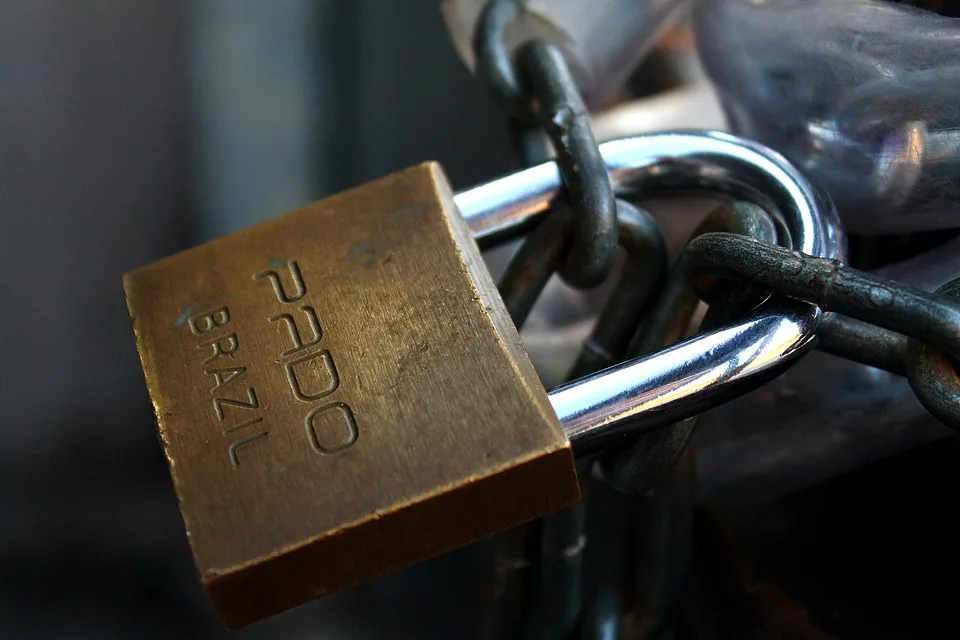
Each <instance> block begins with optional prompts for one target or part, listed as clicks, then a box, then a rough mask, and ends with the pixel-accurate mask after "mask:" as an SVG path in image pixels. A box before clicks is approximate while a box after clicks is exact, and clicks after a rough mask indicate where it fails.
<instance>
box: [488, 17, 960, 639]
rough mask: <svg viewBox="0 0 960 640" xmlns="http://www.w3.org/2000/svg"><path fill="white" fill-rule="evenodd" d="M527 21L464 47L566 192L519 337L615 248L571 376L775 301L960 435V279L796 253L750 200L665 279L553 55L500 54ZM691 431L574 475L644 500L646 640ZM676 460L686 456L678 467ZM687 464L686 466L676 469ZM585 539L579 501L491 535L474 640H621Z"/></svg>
mask: <svg viewBox="0 0 960 640" xmlns="http://www.w3.org/2000/svg"><path fill="white" fill-rule="evenodd" d="M523 10H524V9H523V7H522V6H521V5H520V3H518V2H517V1H516V0H491V1H490V2H488V3H487V5H486V6H485V8H484V10H483V11H482V13H481V18H480V20H479V22H478V26H477V29H476V32H475V37H474V50H475V54H476V60H477V75H478V76H479V77H480V78H481V79H482V81H484V82H485V84H486V85H487V86H488V87H489V88H490V89H491V90H492V92H493V94H494V96H495V97H496V98H497V100H498V102H499V103H500V105H501V106H502V107H503V109H504V110H505V111H506V112H507V114H508V117H509V119H510V128H511V134H512V139H513V142H514V147H515V151H516V153H517V155H518V157H519V158H520V159H521V162H522V163H523V164H524V165H530V164H534V163H537V162H541V161H543V160H545V159H546V157H545V151H546V149H545V147H543V145H541V144H540V140H541V139H542V136H541V135H540V134H541V133H545V134H546V137H547V138H548V140H549V142H550V144H551V146H552V147H553V150H554V152H555V153H556V156H557V157H556V159H557V163H558V166H559V169H560V173H561V176H562V177H563V180H564V184H565V186H566V196H567V198H566V200H567V201H566V202H565V203H564V202H560V203H556V206H555V207H554V209H553V211H552V212H551V213H550V214H549V215H548V216H547V217H546V218H545V220H544V221H543V222H541V223H540V226H538V227H537V228H536V229H535V230H534V231H533V232H532V233H531V234H530V235H529V236H528V238H527V240H526V241H525V242H524V244H523V245H522V246H521V248H520V249H519V251H518V252H517V254H516V255H515V256H514V258H513V259H512V261H511V263H510V265H509V266H508V268H507V271H506V274H505V275H504V278H503V281H502V283H501V294H502V296H503V298H504V301H505V303H506V306H507V309H508V311H509V312H510V314H511V316H512V317H513V319H514V322H515V324H516V325H517V327H518V328H519V327H520V326H522V325H523V323H524V321H525V320H526V318H527V316H528V315H529V313H530V311H531V309H532V307H533V305H534V303H535V302H536V300H537V298H538V296H539V295H540V292H541V291H542V290H543V288H544V286H545V285H546V284H547V281H548V280H549V279H550V277H551V276H552V275H553V274H554V273H559V274H560V275H561V276H562V277H563V278H564V280H566V281H567V282H568V283H569V284H571V285H572V286H575V287H578V288H589V287H593V286H596V285H598V284H600V283H601V282H602V281H603V280H605V279H606V278H607V276H608V275H609V273H610V271H611V269H612V267H613V264H614V257H615V254H616V250H617V246H618V245H619V246H622V247H623V248H624V249H625V250H626V256H627V262H626V264H625V265H624V272H623V274H622V279H621V281H620V282H619V284H618V285H617V288H616V289H615V290H614V291H613V293H612V295H611V296H610V298H609V300H608V303H607V304H606V305H605V307H604V308H603V310H602V311H601V313H600V315H599V318H598V321H597V324H596V326H595V328H594V331H593V333H592V334H591V336H590V337H589V338H588V339H587V340H586V341H585V343H584V345H583V348H582V351H581V353H580V355H579V357H578V359H577V361H576V363H575V365H574V366H573V368H572V370H571V372H570V377H571V378H575V377H580V376H583V375H587V374H589V373H592V372H595V371H598V370H600V369H603V368H605V367H607V366H610V365H613V364H616V363H617V362H620V361H622V360H624V359H626V358H630V357H636V356H640V355H644V354H648V353H652V352H655V351H657V350H660V349H662V348H665V347H667V346H670V345H672V344H674V343H676V342H678V341H680V340H681V339H683V338H684V336H685V332H686V331H687V330H688V329H689V325H690V322H691V319H692V317H693V315H694V311H695V309H696V307H697V306H698V305H699V303H700V299H701V298H702V299H703V300H705V301H706V302H707V303H708V304H709V303H712V304H711V305H710V306H709V309H708V312H707V315H706V316H705V317H704V320H703V323H702V326H701V329H711V328H715V327H717V326H719V325H720V324H722V323H723V322H725V321H727V320H730V319H731V318H733V317H736V316H737V315H738V314H741V313H744V312H746V311H749V310H751V309H753V308H755V307H756V306H757V305H758V304H760V303H761V302H763V301H764V300H765V299H766V298H768V297H769V296H770V295H774V296H783V297H789V298H794V299H798V300H802V301H804V302H808V303H811V304H815V305H817V306H819V307H821V308H822V309H823V310H825V311H834V312H835V313H827V314H826V317H825V319H824V321H823V323H822V324H821V326H820V329H819V331H818V338H819V341H820V342H819V345H818V346H819V348H820V349H821V350H823V351H827V352H830V353H833V354H836V355H840V356H843V357H846V358H849V359H852V360H856V361H858V362H861V363H864V364H868V365H871V366H875V367H879V368H882V369H885V370H887V371H891V372H894V373H898V374H900V375H905V376H906V377H907V378H908V380H909V382H910V385H911V387H912V388H913V390H914V392H915V393H916V395H917V396H918V398H919V399H920V401H921V402H922V403H923V405H924V406H925V407H926V408H927V409H928V410H929V411H930V412H931V413H932V414H933V415H935V416H936V417H937V418H939V419H940V420H941V421H943V422H945V423H946V424H948V425H949V426H951V427H953V428H955V429H960V376H958V374H957V370H956V368H955V366H954V360H953V357H955V356H960V279H958V280H956V281H954V282H951V283H950V284H948V285H946V286H944V287H942V288H941V289H940V290H938V292H937V293H936V294H929V293H926V292H923V291H919V290H916V289H913V288H911V287H907V286H906V285H902V284H900V283H896V282H892V281H888V280H884V279H882V278H878V277H876V276H873V275H870V274H867V273H864V272H861V271H858V270H856V269H852V268H850V267H847V266H845V265H842V264H840V263H838V262H837V261H834V260H826V259H822V258H815V257H811V256H807V255H804V254H801V253H799V252H797V251H793V250H791V249H790V248H789V247H791V246H792V241H791V238H790V233H789V231H788V230H787V228H786V226H785V225H784V223H783V219H782V218H781V216H780V215H779V212H778V211H775V210H766V211H765V210H764V209H761V208H760V207H757V206H756V205H753V204H748V203H745V202H733V203H727V204H725V205H721V206H720V207H718V208H717V209H715V210H714V211H713V212H711V214H710V215H709V216H708V217H707V218H706V219H705V220H704V221H703V222H702V223H701V225H700V226H699V227H698V228H697V230H696V232H695V233H694V234H693V237H692V238H691V240H690V242H689V243H688V244H687V246H686V248H685V249H684V250H683V252H682V254H681V258H680V260H679V262H678V263H677V264H676V265H675V266H674V267H673V268H672V269H671V270H670V271H669V272H667V271H666V249H665V245H664V242H663V238H662V236H661V234H660V232H659V228H658V227H657V225H656V223H655V222H654V221H653V220H652V218H650V217H649V215H648V214H646V213H645V212H643V211H642V210H639V209H637V208H635V207H634V206H633V205H631V204H629V203H627V202H624V201H619V200H615V199H614V194H613V189H612V186H611V181H610V177H609V174H608V173H607V169H606V166H605V164H604V161H603V158H602V157H601V155H600V152H599V149H598V147H597V143H596V140H595V139H594V137H593V135H592V132H591V130H590V126H589V119H588V115H587V112H586V110H585V108H584V106H583V102H582V99H581V97H580V94H579V92H578V90H577V87H576V85H575V83H574V81H573V78H572V75H571V74H570V71H569V69H568V68H567V65H566V63H565V61H564V59H563V56H562V54H561V53H560V51H559V50H558V49H556V48H555V47H553V46H552V45H549V44H547V43H545V42H543V41H531V42H527V43H525V44H523V45H521V46H520V47H519V48H518V49H517V52H516V55H515V56H512V55H511V53H510V52H509V51H508V50H507V48H506V47H505V46H504V40H503V36H504V32H505V29H506V28H507V26H508V25H509V23H510V22H511V21H512V20H514V19H516V17H517V16H518V15H519V14H520V12H522V11H523ZM841 314H842V315H841ZM695 424H696V418H691V419H688V420H684V421H682V422H679V423H677V424H675V425H672V426H668V427H665V428H663V429H660V430H658V431H655V432H653V433H649V434H646V435H644V436H641V437H639V438H637V439H635V440H634V441H633V442H632V443H630V444H629V445H628V446H626V447H622V448H620V449H618V450H615V451H607V452H603V453H602V454H600V455H599V456H591V457H589V458H587V459H585V460H583V461H581V463H580V466H579V468H580V471H581V477H583V478H584V479H586V478H587V477H588V476H589V475H590V471H591V469H592V468H593V467H594V466H596V468H597V470H598V471H599V475H600V477H602V479H603V480H604V481H605V482H606V483H607V484H609V485H610V486H612V487H614V488H616V489H618V490H620V491H623V492H629V493H632V494H635V495H646V496H648V498H645V499H648V500H649V502H648V503H646V505H647V506H646V507H645V508H647V509H648V510H650V511H651V512H652V513H656V514H660V515H658V516H656V521H657V522H658V523H659V525H658V526H659V529H658V530H657V531H658V532H659V533H655V535H653V536H652V537H651V538H649V540H648V546H649V545H650V544H652V545H653V547H656V548H652V547H651V548H647V549H644V553H648V554H652V555H653V556H656V557H659V558H663V561H662V562H660V563H659V565H658V567H657V569H656V570H655V571H654V572H653V574H652V576H651V581H652V587H651V588H652V592H653V593H655V594H657V597H655V598H652V599H651V601H650V603H648V606H647V607H646V609H643V610H641V611H640V612H639V614H638V615H640V617H641V618H643V619H644V620H645V621H644V622H643V623H642V624H641V626H642V627H645V628H646V632H644V634H643V637H653V636H654V635H656V634H657V633H659V631H658V630H663V629H664V628H665V627H664V625H668V624H669V623H670V621H671V620H672V619H673V618H675V617H676V615H677V614H678V607H679V603H680V600H681V599H682V590H683V584H684V582H683V579H682V575H680V574H683V575H685V573H686V569H685V568H686V566H687V562H688V553H689V549H688V547H689V544H688V543H689V540H688V538H689V536H688V535H687V534H689V531H688V529H689V527H690V525H691V523H692V512H693V511H692V510H693V506H694V503H693V500H694V498H693V496H694V492H693V490H692V488H691V487H692V486H693V482H694V480H693V475H692V474H693V468H694V464H693V462H692V451H690V449H689V448H688V446H687V445H688V442H689V438H690V436H691V434H692V432H693V429H694V426H695ZM685 451H686V452H687V453H688V454H689V455H688V456H687V457H686V458H683V454H684V452H685ZM682 459H684V460H686V463H685V464H678V462H679V461H681V460H682ZM671 487H674V489H671ZM654 489H657V491H654ZM584 536H585V512H584V507H583V504H581V506H580V507H577V508H573V509H568V510H565V511H563V512H561V513H559V514H556V515H554V516H549V517H547V518H545V519H543V520H542V521H540V522H539V523H536V524H532V525H528V526H526V527H522V528H520V529H518V530H515V531H513V532H510V533H508V534H505V535H504V536H501V538H500V539H499V540H498V543H497V545H496V551H495V556H496V559H495V567H494V574H495V578H494V584H493V603H492V607H491V609H490V610H489V611H488V616H487V619H485V625H486V631H485V633H484V636H483V637H486V638H501V637H510V636H511V635H513V634H514V633H516V630H517V629H520V628H522V629H523V632H522V635H523V637H525V638H558V639H560V638H564V639H566V638H572V637H575V636H576V635H577V634H579V635H580V637H582V638H593V637H597V638H599V637H613V636H611V635H610V633H611V632H613V633H614V634H616V633H618V632H617V630H618V629H620V626H621V622H620V617H621V615H622V613H623V609H624V607H623V606H622V605H623V603H622V600H621V598H622V594H621V593H620V592H619V590H618V588H616V585H614V588H613V589H612V590H608V591H602V592H601V593H600V594H599V595H598V596H597V598H596V599H595V601H594V602H593V605H592V606H591V607H590V608H588V609H587V610H584V607H583V603H582V599H583V597H582V594H581V591H580V589H581V580H582V575H581V574H582V572H581V562H582V551H583V545H584V543H585V537H584ZM658 545H659V546H658ZM660 565H662V566H660ZM528 570H532V571H528ZM531 573H533V574H534V575H533V576H531V575H528V574H531ZM531 578H532V579H531ZM605 603H606V604H605ZM610 603H613V604H610Z"/></svg>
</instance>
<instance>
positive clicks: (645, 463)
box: [600, 202, 777, 493]
mask: <svg viewBox="0 0 960 640" xmlns="http://www.w3.org/2000/svg"><path fill="white" fill-rule="evenodd" d="M719 230H726V231H730V232H732V233H737V234H742V235H748V236H750V237H752V238H756V239H758V240H760V241H762V242H767V243H776V242H777V229H776V227H775V226H774V224H773V222H772V220H771V219H770V217H769V216H768V215H767V214H766V213H765V212H764V211H763V209H761V208H760V207H757V206H756V205H751V204H747V203H739V202H738V203H731V204H724V205H721V206H719V207H717V208H716V209H714V210H713V211H711V212H710V214H709V215H707V217H706V218H704V220H703V221H702V222H701V223H700V224H699V225H698V226H697V228H696V229H695V230H694V232H693V234H692V236H691V237H692V238H696V237H698V236H700V235H702V234H704V233H711V232H717V231H719ZM741 292H742V287H741V291H736V290H734V291H728V292H725V295H724V296H723V299H722V300H721V301H719V302H718V303H717V304H715V305H711V308H710V312H709V313H708V317H707V318H706V319H705V321H704V327H703V328H712V327H711V326H710V325H711V324H712V323H713V321H714V320H715V319H716V318H717V316H718V315H721V314H722V313H723V311H724V310H725V308H729V307H731V306H736V303H737V302H738V301H739V300H741V299H742V297H743V296H742V295H741ZM699 302H700V298H699V297H698V296H697V294H696V292H694V290H693V289H692V288H691V287H690V285H689V284H688V282H687V279H686V276H685V274H684V272H683V268H682V266H681V265H680V264H677V265H675V266H674V267H673V269H672V270H671V272H670V275H669V276H668V278H667V283H666V285H665V286H664V290H663V293H662V295H661V296H660V298H659V299H658V300H657V305H656V307H655V308H654V309H653V311H652V312H651V314H650V316H648V317H647V318H646V319H645V320H644V324H643V327H642V328H641V330H640V332H639V333H638V334H637V336H636V339H635V340H634V343H633V344H632V345H631V349H630V353H629V355H631V356H634V357H636V356H642V355H647V354H650V353H654V352H656V351H658V350H659V349H662V348H664V347H666V346H669V345H671V344H675V343H676V342H678V341H679V340H680V339H681V338H683V335H684V332H686V331H687V329H688V327H689V325H690V321H691V320H692V318H693V314H694V312H695V311H696V309H697V306H698V304H699ZM695 426H696V418H689V419H687V420H682V421H681V422H678V423H676V424H674V425H671V426H669V427H666V428H664V429H658V430H657V431H655V432H653V433H649V434H644V435H642V436H640V438H638V439H637V441H636V443H635V444H633V445H632V446H630V447H629V448H628V449H625V450H621V451H611V452H609V453H608V454H606V455H604V456H603V457H602V458H601V460H600V468H601V469H602V473H603V478H604V480H605V481H606V482H607V483H608V484H610V485H611V486H613V487H614V488H616V489H618V490H620V491H625V492H637V493H645V492H647V491H649V490H651V489H653V488H654V487H656V486H658V485H659V484H660V482H661V480H662V479H663V478H664V477H666V476H667V474H668V473H670V471H671V470H672V469H673V468H674V467H675V466H676V464H677V462H678V461H679V459H680V456H681V455H682V454H683V450H684V448H685V447H686V444H687V442H688V441H689V439H690V436H692V435H693V431H694V427H695Z"/></svg>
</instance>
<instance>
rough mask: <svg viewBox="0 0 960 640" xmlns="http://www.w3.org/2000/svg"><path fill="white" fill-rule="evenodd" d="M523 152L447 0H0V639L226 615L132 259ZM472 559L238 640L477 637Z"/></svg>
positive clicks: (495, 169)
mask: <svg viewBox="0 0 960 640" xmlns="http://www.w3.org/2000/svg"><path fill="white" fill-rule="evenodd" d="M510 157H511V156H510V147H509V144H508V141H507V137H506V134H505V132H504V127H503V123H502V120H501V116H500V114H499V112H498V111H497V109H496V108H495V106H494V105H493V104H492V102H491V101H490V100H489V99H488V98H487V95H486V94H485V93H484V91H483V89H482V88H481V87H480V86H479V85H478V84H477V83H476V82H475V81H474V80H473V78H472V77H471V76H470V74H469V73H468V71H467V70H466V69H465V68H464V67H463V66H462V64H461V63H460V61H459V59H457V57H456V54H455V53H454V50H453V48H452V47H451V46H450V44H449V41H448V39H447V34H446V31H445V29H444V26H443V22H442V19H441V15H440V10H439V2H435V1H419V2H396V1H395V0H364V1H363V2H336V1H333V0H330V1H308V0H272V1H271V2H263V1H261V0H242V1H237V0H222V1H212V0H202V1H199V2H172V1H170V0H149V1H148V0H138V1H136V2H130V1H129V0H83V1H79V0H29V1H23V0H0V207H2V209H0V255H2V276H0V300H2V301H3V303H4V307H5V308H6V310H7V311H6V313H4V314H3V316H2V320H0V328H2V340H0V349H2V352H0V356H2V357H0V362H2V371H3V374H2V375H3V379H2V384H0V513H2V518H0V637H4V638H21V637H31V638H114V637H116V638H134V637H136V638H150V637H158V638H160V637H164V638H169V637H176V638H189V637H205V638H209V637H219V635H220V634H221V633H224V632H222V631H221V627H220V624H219V621H218V620H217V619H216V618H215V617H214V614H213V612H212V609H211V608H210V607H209V605H208V604H207V602H206V599H205V596H204V595H203V593H202V591H201V588H200V586H199V584H198V582H197V579H196V574H195V572H194V568H193V564H192V560H191V558H190V554H189V549H188V547H187V542H186V537H185V536H184V533H183V526H182V523H181V521H180V517H179V513H178V510H177V505H176V500H175V497H174V493H173V488H172V485H171V483H170V481H169V477H168V475H167V471H166V468H165V465H164V462H163V460H162V457H161V453H160V448H159V446H158V445H157V441H156V436H155V431H154V428H153V424H152V417H151V414H150V410H149V404H148V400H147V395H146V389H145V386H144V381H143V377H142V374H141V372H140V368H139V364H138V362H137V357H136V351H135V349H134V343H133V336H132V332H131V331H130V327H129V321H128V319H127V312H126V307H125V304H124V299H123V289H122V286H121V275H122V274H123V273H124V272H125V271H127V270H129V269H131V268H134V267H137V266H140V265H142V264H145V263H148V262H151V261H153V260H156V259H158V258H160V257H162V256H164V255H167V254H169V253H172V252H174V251H177V250H179V249H182V248H184V247H187V246H189V245H192V244H196V243H197V242H199V241H201V240H203V239H206V238H208V237H211V236H215V235H220V234H222V233H224V232H226V231H228V230H231V229H235V228H239V227H242V226H246V225H248V224H250V223H251V222H253V221H255V220H258V219H262V218H264V217H267V216H269V215H273V214H276V213H279V212H282V211H284V210H286V209H289V208H292V207H295V206H297V205H299V204H302V203H304V202H307V201H310V200H314V199H317V198H320V197H322V196H324V195H326V194H330V193H334V192H336V191H338V190H341V189H343V188H345V187H348V186H351V185H355V184H358V183H361V182H363V181H366V180H368V179H371V178H374V177H376V176H378V175H381V174H383V173H386V172H389V171H392V170H396V169H400V168H403V167H404V166H407V165H410V164H414V163H418V162H421V161H424V160H429V159H435V160H439V161H442V162H443V164H444V166H445V168H446V169H447V171H448V173H449V175H450V177H451V180H452V182H453V183H454V185H455V186H460V187H463V186H469V185H470V184H472V183H474V182H479V181H481V180H483V179H487V178H491V177H493V176H496V175H498V174H500V173H503V172H504V171H506V170H507V168H508V166H509V163H510ZM475 565H476V561H475V559H474V556H473V554H472V552H471V551H466V552H462V553H460V554H454V555H453V556H450V557H447V558H444V559H441V560H440V561H437V562H434V563H432V564H428V565H426V566H422V567H418V568H416V569H414V570H412V571H411V572H408V573H407V574H401V575H400V576H394V577H392V578H389V579H387V580H384V581H381V582H379V583H374V584H372V585H369V586H366V587H362V588H360V589H356V590H354V591H351V592H349V593H346V594H343V595H340V596H336V597H333V598H328V599H326V600H323V601H322V602H320V603H317V604H314V605H311V606H308V607H305V608H304V609H302V610H300V611H297V612H295V613H293V614H290V615H287V616H282V617H281V618H280V619H278V620H276V621H271V622H267V623H264V624H262V625H259V626H257V627H255V628H253V629H251V630H249V631H245V632H242V633H239V634H235V635H231V636H230V637H236V638H254V637H280V636H282V637H288V638H300V637H304V638H305V637H323V638H369V637H385V636H384V634H388V635H389V637H393V638H402V637H443V636H446V637H450V636H449V635H446V634H447V633H450V632H451V631H452V630H457V629H460V630H463V631H464V633H465V632H466V631H465V630H466V629H471V628H475V620H476V606H475V604H476V603H475V597H474V596H475V595H476V594H475V592H474V590H471V588H469V587H468V588H467V590H466V591H464V590H463V588H462V586H461V587H455V586H453V584H454V583H455V582H456V583H458V584H459V583H462V582H463V578H464V576H465V577H466V578H468V579H469V577H470V576H471V572H472V571H473V570H474V569H477V570H479V568H478V567H476V566H475ZM475 582H476V581H475V580H469V581H468V583H467V584H473V583H475ZM370 611H375V612H376V615H370V614H369V612H370ZM347 620H349V624H347V623H345V622H344V621H347ZM441 628H443V629H445V630H446V633H444V632H441V631H440V629H441Z"/></svg>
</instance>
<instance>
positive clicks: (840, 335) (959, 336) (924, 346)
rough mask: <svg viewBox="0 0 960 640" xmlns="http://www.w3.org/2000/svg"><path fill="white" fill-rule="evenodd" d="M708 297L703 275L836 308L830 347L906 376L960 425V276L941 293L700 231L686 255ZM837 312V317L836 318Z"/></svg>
mask: <svg viewBox="0 0 960 640" xmlns="http://www.w3.org/2000/svg"><path fill="white" fill-rule="evenodd" d="M683 264H684V269H685V272H686V273H687V275H688V277H689V278H690V280H691V283H692V284H693V285H694V287H695V288H696V289H697V290H698V292H700V293H701V294H702V295H703V296H705V297H706V299H708V300H709V299H710V296H711V292H710V286H709V283H708V282H705V281H704V276H705V275H706V276H709V277H720V278H725V279H732V280H736V281H740V282H744V283H749V284H751V285H753V286H756V287H759V288H762V289H763V290H764V291H768V292H771V293H773V294H776V295H780V296H786V297H790V298H795V299H798V300H803V301H806V302H810V303H812V304H816V305H817V306H819V307H820V308H821V309H823V310H824V311H832V312H835V313H832V314H828V317H827V318H826V319H825V320H824V323H823V324H822V325H821V329H820V332H819V335H820V340H821V342H820V347H821V348H822V349H823V350H824V351H828V352H831V353H834V354H836V355H840V356H843V357H845V358H849V359H851V360H855V361H857V362H862V363H864V364H867V365H870V366H874V367H879V368H882V369H885V370H887V371H890V372H892V373H897V374H900V375H905V376H906V377H907V379H908V380H909V382H910V386H911V388H912V389H913V391H914V393H915V394H916V395H917V398H919V400H920V402H921V403H922V404H923V405H924V406H925V407H926V408H927V410H928V411H930V413H932V414H933V415H934V416H936V417H937V418H938V419H939V420H940V421H942V422H943V423H944V424H946V425H947V426H949V427H951V428H953V429H955V430H960V376H958V374H957V369H956V366H955V358H957V357H958V356H960V279H958V280H954V281H952V282H950V283H948V284H946V285H944V286H943V287H941V288H940V289H938V290H937V292H936V293H928V292H926V291H921V290H920V289H915V288H913V287H910V286H908V285H905V284H902V283H899V282H895V281H892V280H887V279H885V278H881V277H878V276H875V275H873V274H870V273H866V272H863V271H860V270H858V269H854V268H852V267H849V266H846V265H844V264H841V263H840V262H837V261H836V260H826V259H824V258H814V257H812V256H808V255H805V254H803V253H800V252H798V251H791V250H789V249H784V248H782V247H777V246H774V245H769V244H765V243H762V242H758V241H756V240H752V239H750V238H744V237H740V236H735V235H732V234H727V233H714V234H708V235H704V236H701V237H699V238H697V239H696V240H694V241H693V242H691V243H690V244H689V245H688V246H687V248H686V250H685V251H684V254H683ZM838 314H839V315H838Z"/></svg>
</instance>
